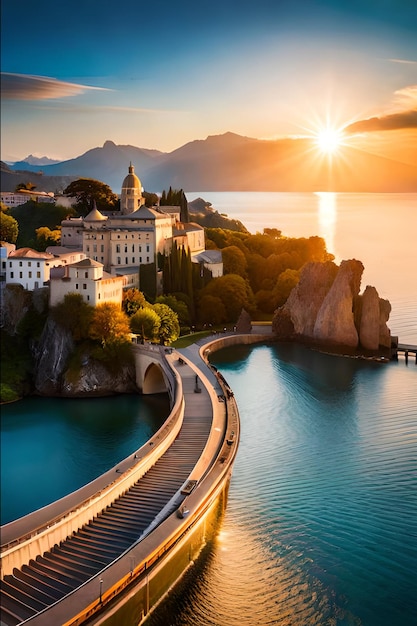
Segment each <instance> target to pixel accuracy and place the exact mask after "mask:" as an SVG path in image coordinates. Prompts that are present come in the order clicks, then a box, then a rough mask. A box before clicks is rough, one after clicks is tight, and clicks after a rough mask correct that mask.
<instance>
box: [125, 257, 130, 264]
mask: <svg viewBox="0 0 417 626" xmlns="http://www.w3.org/2000/svg"><path fill="white" fill-rule="evenodd" d="M128 264H129V258H128V257H125V265H128Z"/></svg>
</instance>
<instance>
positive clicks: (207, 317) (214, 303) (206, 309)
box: [198, 294, 227, 326]
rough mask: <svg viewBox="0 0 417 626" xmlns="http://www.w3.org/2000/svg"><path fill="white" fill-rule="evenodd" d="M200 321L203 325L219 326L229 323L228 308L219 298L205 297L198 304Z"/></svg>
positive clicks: (208, 295)
mask: <svg viewBox="0 0 417 626" xmlns="http://www.w3.org/2000/svg"><path fill="white" fill-rule="evenodd" d="M198 319H199V321H200V323H201V324H207V325H209V324H213V326H217V325H219V324H224V322H226V321H227V313H226V308H225V306H224V304H223V302H222V301H221V299H220V298H218V297H217V296H212V295H210V294H207V295H203V296H202V297H201V298H200V300H199V303H198Z"/></svg>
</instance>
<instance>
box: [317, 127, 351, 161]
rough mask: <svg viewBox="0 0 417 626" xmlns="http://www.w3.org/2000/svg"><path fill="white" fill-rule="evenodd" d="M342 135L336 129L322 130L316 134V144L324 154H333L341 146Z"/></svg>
mask: <svg viewBox="0 0 417 626" xmlns="http://www.w3.org/2000/svg"><path fill="white" fill-rule="evenodd" d="M343 139H344V135H343V132H342V131H341V130H340V129H338V128H331V127H327V128H323V129H322V130H319V131H318V132H317V134H316V143H317V146H318V147H319V149H320V151H321V152H323V153H325V154H335V153H336V152H337V151H338V150H339V149H340V147H341V146H342V145H343Z"/></svg>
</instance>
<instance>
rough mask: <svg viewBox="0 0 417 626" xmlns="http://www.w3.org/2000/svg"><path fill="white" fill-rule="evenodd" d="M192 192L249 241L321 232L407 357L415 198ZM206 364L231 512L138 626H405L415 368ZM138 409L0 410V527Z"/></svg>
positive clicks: (223, 356)
mask: <svg viewBox="0 0 417 626" xmlns="http://www.w3.org/2000/svg"><path fill="white" fill-rule="evenodd" d="M194 195H195V197H197V196H198V197H202V198H204V199H205V200H206V201H208V202H211V203H212V205H213V207H214V208H215V209H216V210H218V211H219V213H227V214H228V216H229V217H231V218H236V219H240V220H241V221H242V222H243V223H244V224H245V225H246V227H247V228H248V230H250V231H251V232H262V230H263V228H264V227H274V228H278V229H280V230H281V231H282V233H283V234H284V235H285V236H288V237H300V236H303V237H308V236H311V235H320V236H322V237H324V238H325V240H326V243H327V248H328V250H329V251H330V252H332V253H333V254H334V255H335V258H336V261H337V262H339V261H340V260H342V259H348V258H357V259H360V260H361V261H362V262H363V264H364V266H365V271H364V276H363V282H362V288H364V287H365V286H366V284H371V285H373V286H375V287H376V288H377V290H378V292H379V294H380V296H381V297H384V298H386V299H388V300H389V301H390V302H391V305H392V313H391V317H390V320H389V322H388V325H389V326H390V328H391V331H392V333H393V334H397V335H398V336H399V338H400V341H401V342H403V343H406V342H407V343H413V344H417V279H416V270H417V250H416V245H415V237H416V234H417V228H416V226H417V194H330V195H329V194H282V193H267V194H263V193H253V192H252V193H246V192H245V193H243V192H242V193H217V192H216V193H212V192H199V193H198V194H187V197H188V199H189V200H192V199H193V196H194ZM211 360H212V362H213V364H215V365H216V367H218V368H219V370H220V371H221V372H222V374H223V375H224V377H225V378H226V380H227V381H228V382H229V384H230V385H231V387H232V388H233V390H234V393H235V397H236V400H237V403H238V408H239V414H240V418H241V438H240V445H239V450H238V454H237V458H236V462H235V465H234V471H233V475H232V478H231V483H230V489H229V496H228V504H227V507H226V511H225V513H224V517H223V520H222V523H221V527H220V529H219V533H218V535H217V537H216V538H215V540H214V542H213V543H210V544H209V545H207V549H206V550H205V553H204V557H203V558H202V559H200V560H199V561H198V562H197V563H196V564H195V565H194V567H193V568H191V569H190V570H189V572H188V574H187V575H186V577H185V578H184V581H183V584H181V585H180V586H178V587H177V588H176V589H175V590H173V591H172V593H171V594H170V596H169V597H168V599H167V600H166V601H165V602H164V603H163V604H161V605H160V606H159V607H158V608H157V610H155V612H154V613H153V614H152V615H151V617H150V620H149V622H148V623H149V624H150V626H243V625H244V626H270V625H278V626H313V625H314V626H415V624H416V623H417V620H416V616H417V593H416V590H417V524H416V519H417V365H416V364H415V362H414V359H413V358H410V359H409V361H408V363H406V362H405V360H404V358H403V357H400V358H399V360H398V362H389V363H378V362H374V361H365V360H360V359H351V358H345V357H341V356H331V355H326V354H321V353H318V352H314V351H312V350H309V349H307V348H305V347H302V346H297V345H295V344H277V345H256V346H252V347H248V346H239V347H234V348H233V349H225V350H222V351H220V352H218V353H215V354H214V355H212V358H211ZM110 400H111V402H110ZM140 401H141V398H138V397H137V396H129V397H120V398H114V399H107V401H106V402H104V403H103V401H102V400H100V399H91V400H88V401H81V402H83V404H82V405H80V406H82V407H83V408H82V410H80V411H79V410H78V408H77V402H78V401H76V400H65V399H62V400H56V399H53V400H52V399H48V398H32V399H30V401H26V400H23V401H22V402H19V403H16V404H14V405H7V406H4V407H2V414H1V462H2V467H1V470H2V471H1V488H2V518H3V516H4V518H5V519H13V518H14V517H15V516H16V514H17V513H16V509H13V510H12V511H10V510H9V511H8V507H9V504H10V503H12V502H14V503H16V501H17V502H22V501H23V502H24V501H27V502H28V503H29V505H28V507H26V508H29V509H30V508H37V506H42V505H43V504H44V503H45V501H47V500H50V499H51V497H52V496H51V494H50V493H49V494H48V491H49V490H50V488H51V484H52V483H56V482H60V483H61V487H62V485H64V486H65V488H68V475H70V474H71V473H74V474H76V475H77V480H82V479H83V476H85V482H87V481H88V480H91V478H92V476H93V475H94V474H95V473H97V472H101V471H104V470H105V469H108V468H109V467H111V466H112V465H114V463H115V462H118V460H119V457H120V455H121V457H120V458H122V457H123V455H125V454H126V453H127V454H129V453H130V452H131V451H132V450H133V449H136V446H138V445H139V444H140V441H141V438H142V437H145V438H146V437H147V436H150V433H151V432H152V431H153V430H154V429H156V428H157V427H158V424H159V423H160V422H161V420H163V419H164V414H165V413H164V412H165V411H166V407H165V408H164V405H161V406H158V407H157V406H153V407H152V405H151V406H150V414H148V417H147V418H146V417H145V413H143V418H142V417H141V411H143V410H144V409H143V408H142V407H141V405H140ZM134 407H136V409H137V410H136V412H135V411H134ZM122 409H123V410H122ZM153 419H154V420H155V422H153ZM150 422H152V423H150ZM142 425H144V427H145V428H144V432H143V433H142ZM38 426H39V428H41V430H38V429H37V427H38ZM42 429H43V430H42ZM5 455H6V456H5ZM115 459H117V460H116V461H115ZM36 466H38V467H37V469H36V471H38V472H39V473H38V474H37V478H36V480H32V481H31V480H30V478H31V474H32V473H33V472H34V467H36ZM42 469H43V472H42ZM52 475H53V476H52ZM17 476H18V479H17ZM52 478H53V480H52ZM61 487H60V489H61ZM4 489H6V496H5V497H3V493H4ZM54 489H55V491H54V495H53V497H52V499H53V498H54V497H56V495H55V493H56V486H55V487H54ZM64 490H65V489H64ZM133 625H134V622H133V621H132V626H133ZM123 626H131V624H129V625H128V624H125V625H123Z"/></svg>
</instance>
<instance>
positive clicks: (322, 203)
mask: <svg viewBox="0 0 417 626" xmlns="http://www.w3.org/2000/svg"><path fill="white" fill-rule="evenodd" d="M315 195H316V196H317V198H318V200H319V206H318V214H319V228H320V236H321V237H323V239H324V240H325V242H326V248H327V250H328V252H331V253H332V254H335V246H334V236H335V228H336V217H337V194H336V193H333V192H331V191H317V192H316V194H315Z"/></svg>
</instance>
